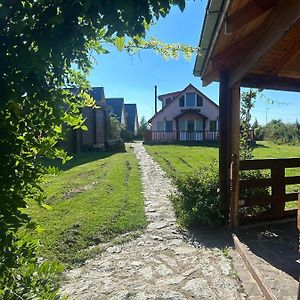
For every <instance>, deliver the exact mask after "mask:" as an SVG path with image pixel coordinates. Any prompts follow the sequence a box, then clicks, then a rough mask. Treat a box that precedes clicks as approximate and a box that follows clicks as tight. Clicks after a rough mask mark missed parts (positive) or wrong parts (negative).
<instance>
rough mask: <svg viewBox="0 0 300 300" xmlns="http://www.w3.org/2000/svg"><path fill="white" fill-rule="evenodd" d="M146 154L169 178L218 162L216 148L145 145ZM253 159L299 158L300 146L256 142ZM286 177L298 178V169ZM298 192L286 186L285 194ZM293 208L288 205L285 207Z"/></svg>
mask: <svg viewBox="0 0 300 300" xmlns="http://www.w3.org/2000/svg"><path fill="white" fill-rule="evenodd" d="M146 149H147V151H148V153H149V154H150V155H151V156H152V157H153V158H154V159H155V160H156V161H157V162H158V163H159V164H160V165H161V167H162V168H163V169H164V170H165V171H166V172H167V174H168V175H169V176H171V177H173V176H178V175H180V174H182V173H187V172H190V171H193V170H196V169H203V168H205V166H208V165H209V164H210V163H212V162H213V161H218V159H219V158H218V151H219V149H218V147H217V146H183V145H146ZM253 155H254V158H257V159H262V158H287V157H300V145H296V146H290V145H276V144H274V143H272V142H267V141H263V142H258V143H257V146H256V147H255V149H254V151H253ZM286 175H287V176H300V168H290V169H286ZM298 190H300V185H299V184H298V185H290V186H287V192H296V191H298ZM290 205H291V206H292V207H294V206H295V203H292V202H291V203H288V204H287V207H290Z"/></svg>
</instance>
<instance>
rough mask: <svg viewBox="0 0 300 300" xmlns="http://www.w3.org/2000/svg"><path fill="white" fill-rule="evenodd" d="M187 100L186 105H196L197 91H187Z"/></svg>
mask: <svg viewBox="0 0 300 300" xmlns="http://www.w3.org/2000/svg"><path fill="white" fill-rule="evenodd" d="M185 97H186V98H185V100H186V104H185V106H186V107H193V106H195V93H186V95H185Z"/></svg>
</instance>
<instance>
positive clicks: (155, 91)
mask: <svg viewBox="0 0 300 300" xmlns="http://www.w3.org/2000/svg"><path fill="white" fill-rule="evenodd" d="M154 105H155V106H154V107H155V109H154V111H155V114H157V85H155V86H154Z"/></svg>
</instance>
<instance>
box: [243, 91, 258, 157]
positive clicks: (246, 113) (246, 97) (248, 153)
mask: <svg viewBox="0 0 300 300" xmlns="http://www.w3.org/2000/svg"><path fill="white" fill-rule="evenodd" d="M255 98H256V91H253V90H250V91H248V92H243V93H242V95H241V137H240V158H241V159H251V158H252V157H253V155H252V148H251V145H250V143H249V131H250V128H251V123H250V121H251V109H252V108H253V107H254V100H253V99H255Z"/></svg>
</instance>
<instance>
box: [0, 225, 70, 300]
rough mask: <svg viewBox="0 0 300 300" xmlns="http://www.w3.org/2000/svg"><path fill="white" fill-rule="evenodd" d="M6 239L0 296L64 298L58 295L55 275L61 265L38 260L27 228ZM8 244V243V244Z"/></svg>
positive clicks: (9, 299)
mask: <svg viewBox="0 0 300 300" xmlns="http://www.w3.org/2000/svg"><path fill="white" fill-rule="evenodd" d="M3 238H6V239H7V240H9V241H6V242H5V243H4V244H5V246H4V248H3V249H2V251H3V252H4V253H5V255H4V256H2V258H1V261H0V274H1V275H0V299H5V300H15V299H24V300H25V299H26V300H27V299H47V300H58V299H65V297H62V296H61V295H60V294H59V284H58V277H57V275H58V274H59V273H61V272H62V271H63V266H62V265H61V264H59V263H57V262H53V263H50V262H49V261H47V260H44V261H39V259H38V258H37V255H36V250H37V242H36V241H34V240H33V239H32V237H31V236H30V234H29V230H28V229H24V230H23V232H22V233H17V234H15V233H12V232H11V234H9V232H7V235H6V236H5V237H3V236H2V239H1V242H3ZM8 245H9V246H8Z"/></svg>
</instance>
